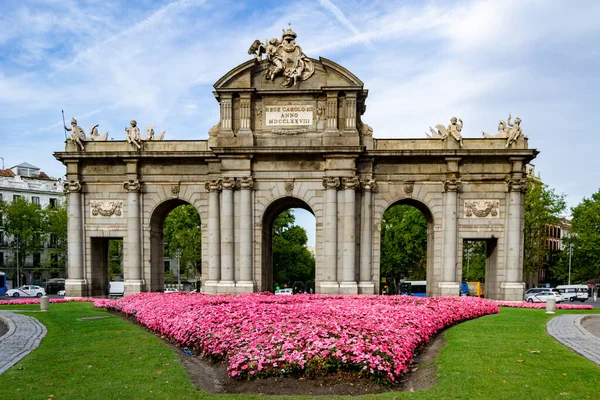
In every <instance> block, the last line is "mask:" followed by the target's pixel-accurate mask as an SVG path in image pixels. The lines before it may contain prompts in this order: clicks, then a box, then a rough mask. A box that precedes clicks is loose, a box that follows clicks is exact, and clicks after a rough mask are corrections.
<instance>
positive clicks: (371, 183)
mask: <svg viewBox="0 0 600 400" xmlns="http://www.w3.org/2000/svg"><path fill="white" fill-rule="evenodd" d="M361 188H362V190H363V192H374V191H375V190H377V182H375V179H364V180H363V181H361Z"/></svg>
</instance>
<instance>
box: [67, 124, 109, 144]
mask: <svg viewBox="0 0 600 400" xmlns="http://www.w3.org/2000/svg"><path fill="white" fill-rule="evenodd" d="M98 126H99V125H94V126H92V127H91V128H90V133H89V136H86V135H85V132H84V130H83V128H82V127H80V126H79V125H77V120H76V119H75V118H71V127H70V128H69V127H68V126H66V125H65V130H66V131H69V132H71V135H70V136H69V137H68V138H67V140H69V141H71V142H73V143H75V144H76V145H77V146H78V147H79V148H80V149H81V150H84V149H85V147H84V145H83V142H85V141H105V140H106V138H107V137H108V132H106V133H104V134H102V135H100V134H98Z"/></svg>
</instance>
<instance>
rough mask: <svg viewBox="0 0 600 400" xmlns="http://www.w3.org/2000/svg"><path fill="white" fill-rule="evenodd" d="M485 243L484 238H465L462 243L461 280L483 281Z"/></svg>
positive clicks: (485, 257)
mask: <svg viewBox="0 0 600 400" xmlns="http://www.w3.org/2000/svg"><path fill="white" fill-rule="evenodd" d="M486 260H487V243H486V241H485V240H465V242H464V245H463V274H462V276H463V278H462V280H463V281H467V282H485V262H486Z"/></svg>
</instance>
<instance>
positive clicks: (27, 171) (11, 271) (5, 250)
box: [0, 163, 65, 284]
mask: <svg viewBox="0 0 600 400" xmlns="http://www.w3.org/2000/svg"><path fill="white" fill-rule="evenodd" d="M19 197H22V198H23V199H25V200H27V201H29V202H32V203H35V204H38V205H39V206H40V207H41V208H45V207H47V206H48V205H50V206H51V207H56V206H58V205H59V204H61V203H63V202H64V197H65V196H64V193H63V185H62V182H61V180H60V179H54V178H51V177H50V176H48V175H46V174H45V173H44V172H42V171H40V169H39V168H38V167H36V166H34V165H31V164H28V163H22V164H19V165H15V166H14V167H12V168H9V169H1V170H0V200H3V201H5V202H9V203H10V202H12V201H13V200H15V199H17V198H19ZM4 222H5V221H4V218H2V216H1V215H0V271H3V272H6V274H7V280H8V281H11V282H15V283H16V274H17V265H16V257H15V253H16V250H17V249H16V248H13V247H12V246H11V244H10V243H11V241H10V238H9V237H8V236H7V235H6V234H5V233H4ZM49 246H52V243H45V244H44V245H43V247H41V248H40V249H39V252H35V253H34V254H32V255H30V256H28V257H27V258H26V259H25V264H24V265H23V266H20V268H19V269H20V272H21V279H20V283H21V284H37V283H41V282H40V281H41V280H46V279H49V278H57V277H58V276H47V277H44V276H41V275H40V274H34V269H35V268H37V267H39V263H40V260H41V259H42V257H44V255H45V252H46V251H47V249H48V247H49Z"/></svg>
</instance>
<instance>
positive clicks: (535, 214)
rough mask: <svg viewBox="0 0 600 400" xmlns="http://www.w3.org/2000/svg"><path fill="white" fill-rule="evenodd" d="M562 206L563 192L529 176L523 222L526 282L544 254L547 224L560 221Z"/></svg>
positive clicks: (538, 266)
mask: <svg viewBox="0 0 600 400" xmlns="http://www.w3.org/2000/svg"><path fill="white" fill-rule="evenodd" d="M565 208H566V203H565V198H564V195H558V194H556V193H555V192H554V189H550V188H549V187H548V186H547V185H545V184H543V183H541V182H538V181H535V180H534V179H530V180H529V182H528V190H527V193H526V194H525V210H524V224H523V236H524V245H523V278H524V279H525V280H526V282H528V283H529V284H530V285H531V284H532V283H533V277H534V276H535V274H537V271H538V269H539V268H540V267H541V266H543V265H544V262H545V260H546V259H547V258H548V254H549V253H548V246H547V242H548V233H547V232H548V230H547V227H548V226H550V225H558V224H559V223H560V215H561V214H562V213H563V212H564V210H565Z"/></svg>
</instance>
